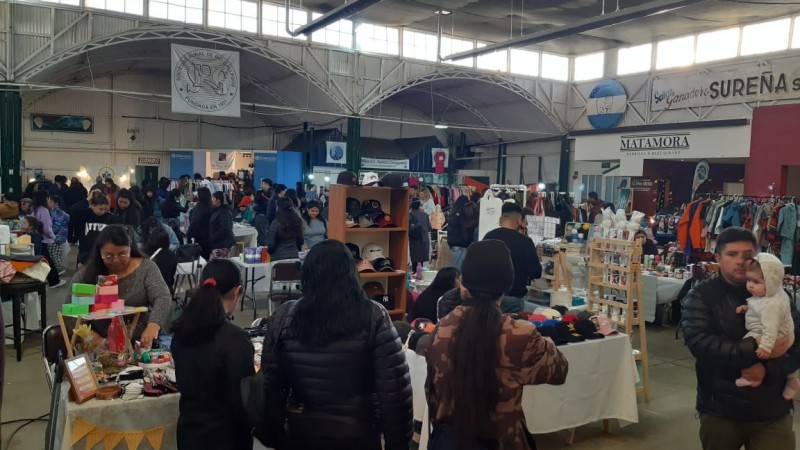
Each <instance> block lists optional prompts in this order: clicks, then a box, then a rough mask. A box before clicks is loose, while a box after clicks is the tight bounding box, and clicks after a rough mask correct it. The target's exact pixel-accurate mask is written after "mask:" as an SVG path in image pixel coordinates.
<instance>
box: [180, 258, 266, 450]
mask: <svg viewBox="0 0 800 450" xmlns="http://www.w3.org/2000/svg"><path fill="white" fill-rule="evenodd" d="M241 292H242V280H241V273H240V272H239V268H238V267H237V266H236V264H234V263H233V262H232V261H230V260H226V259H217V260H214V261H209V262H208V265H207V266H206V267H205V268H204V269H203V274H202V275H201V280H200V287H199V288H197V290H196V291H195V292H194V293H193V294H192V296H191V301H189V304H188V305H187V306H186V308H185V309H184V310H183V313H181V317H180V318H179V319H178V320H177V321H175V322H174V323H173V324H172V332H173V339H172V347H171V348H172V356H173V358H174V360H175V375H176V377H177V379H178V385H179V386H180V388H181V400H180V406H179V407H180V416H179V418H178V448H179V449H181V450H184V449H186V450H194V449H199V448H209V449H211V448H213V449H220V450H250V449H252V448H253V437H252V436H251V435H250V431H251V429H250V427H249V425H248V423H249V420H248V418H247V416H246V414H245V411H244V407H243V405H242V395H241V388H240V387H239V385H240V382H241V380H242V378H244V377H247V376H250V375H252V374H253V373H254V372H255V369H254V366H253V344H251V343H250V339H249V338H248V337H247V334H246V333H245V332H244V330H242V329H241V328H239V327H238V326H236V325H234V324H233V323H232V322H230V321H228V320H227V316H229V315H231V314H233V313H234V312H235V311H236V305H237V304H238V302H239V296H240V294H241Z"/></svg>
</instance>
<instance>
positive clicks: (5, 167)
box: [0, 85, 22, 196]
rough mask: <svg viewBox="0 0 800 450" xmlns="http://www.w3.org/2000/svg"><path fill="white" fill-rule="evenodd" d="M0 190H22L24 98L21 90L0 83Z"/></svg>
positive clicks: (4, 191)
mask: <svg viewBox="0 0 800 450" xmlns="http://www.w3.org/2000/svg"><path fill="white" fill-rule="evenodd" d="M0 88H2V91H0V183H2V186H0V190H2V193H3V194H7V193H9V192H13V193H14V194H16V195H17V196H19V194H20V193H21V192H22V178H21V175H20V173H19V166H20V161H21V160H22V99H21V97H20V95H19V90H18V89H17V88H14V87H11V86H3V85H0Z"/></svg>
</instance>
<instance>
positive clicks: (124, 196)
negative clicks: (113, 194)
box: [116, 188, 142, 230]
mask: <svg viewBox="0 0 800 450" xmlns="http://www.w3.org/2000/svg"><path fill="white" fill-rule="evenodd" d="M116 215H117V223H119V224H121V225H128V226H129V227H131V228H133V229H134V230H135V229H137V228H139V225H141V223H142V205H141V203H139V201H138V200H137V199H136V196H135V195H134V194H133V192H131V191H130V190H129V189H125V188H122V189H120V190H119V192H117V209H116Z"/></svg>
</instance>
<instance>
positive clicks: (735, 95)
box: [650, 65, 800, 111]
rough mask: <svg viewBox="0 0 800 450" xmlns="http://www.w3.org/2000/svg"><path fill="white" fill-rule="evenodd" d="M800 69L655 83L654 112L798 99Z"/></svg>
mask: <svg viewBox="0 0 800 450" xmlns="http://www.w3.org/2000/svg"><path fill="white" fill-rule="evenodd" d="M798 96H800V68H798V67H794V66H787V65H773V67H772V68H771V69H768V70H765V69H763V68H754V69H752V70H736V71H727V72H719V73H709V74H705V75H695V76H692V75H686V74H680V75H675V76H668V77H664V78H658V79H655V80H653V90H652V98H651V100H652V103H651V108H650V109H651V110H653V111H663V110H672V109H680V108H691V107H697V106H711V105H729V104H735V103H745V102H758V101H772V100H781V99H796V98H797V97H798Z"/></svg>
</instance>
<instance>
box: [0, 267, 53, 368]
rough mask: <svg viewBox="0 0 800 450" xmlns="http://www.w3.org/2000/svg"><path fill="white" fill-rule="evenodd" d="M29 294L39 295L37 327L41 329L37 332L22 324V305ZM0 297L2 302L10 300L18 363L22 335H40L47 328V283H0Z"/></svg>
mask: <svg viewBox="0 0 800 450" xmlns="http://www.w3.org/2000/svg"><path fill="white" fill-rule="evenodd" d="M29 293H38V294H39V302H40V304H39V310H40V311H39V312H40V314H41V318H40V319H41V320H40V323H39V325H40V326H41V328H40V329H38V330H29V329H27V328H26V327H24V326H23V323H22V304H23V302H24V301H25V296H26V294H29ZM0 297H1V298H2V299H3V300H5V299H7V298H10V299H11V304H12V309H11V310H12V320H13V322H12V326H13V330H14V350H15V351H16V353H17V362H20V361H22V335H23V334H32V333H40V332H41V331H42V330H44V327H45V326H47V283H46V282H44V281H38V280H34V279H31V280H30V281H27V282H11V283H0ZM4 331H5V330H4Z"/></svg>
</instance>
